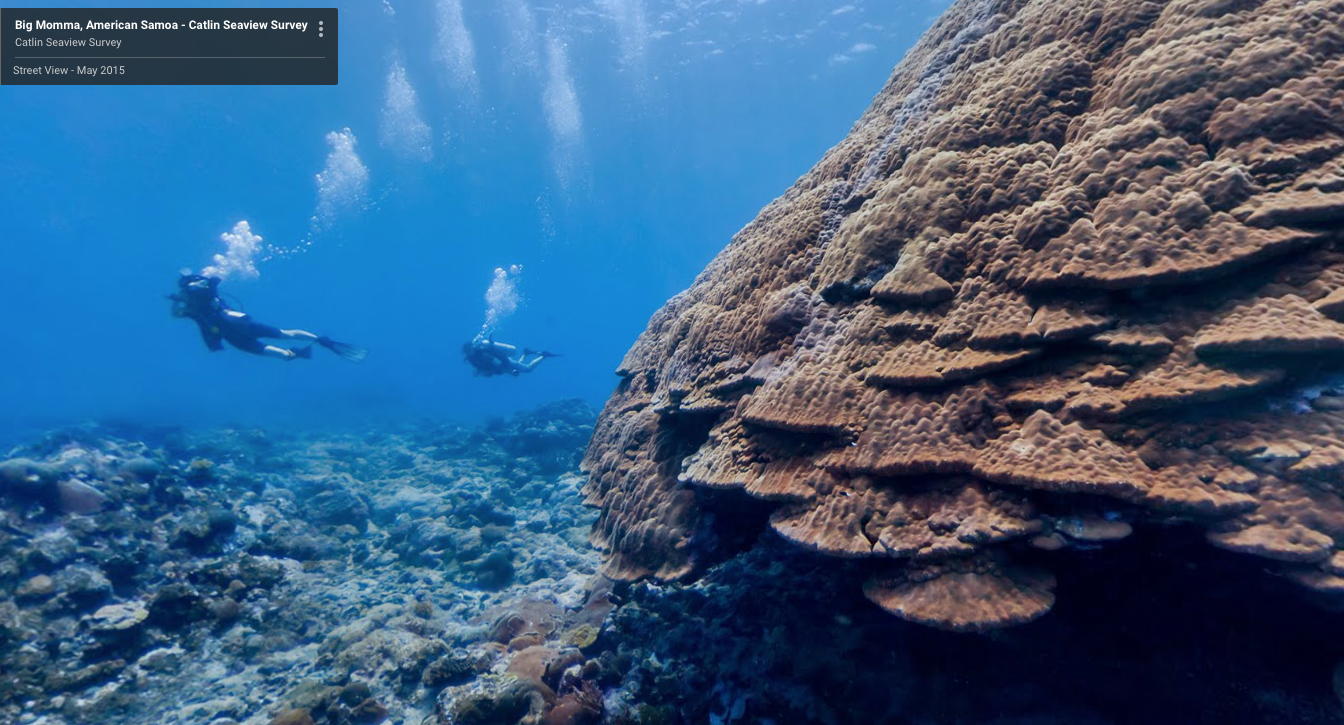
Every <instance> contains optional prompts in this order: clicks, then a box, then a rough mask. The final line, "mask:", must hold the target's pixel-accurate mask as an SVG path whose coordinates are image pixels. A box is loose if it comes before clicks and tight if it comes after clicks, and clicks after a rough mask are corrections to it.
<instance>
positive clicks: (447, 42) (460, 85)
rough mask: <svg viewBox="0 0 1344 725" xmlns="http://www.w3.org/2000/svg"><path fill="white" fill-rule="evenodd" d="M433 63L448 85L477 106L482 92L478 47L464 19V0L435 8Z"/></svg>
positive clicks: (443, 0)
mask: <svg viewBox="0 0 1344 725" xmlns="http://www.w3.org/2000/svg"><path fill="white" fill-rule="evenodd" d="M434 18H435V26H436V28H437V30H436V33H435V39H434V49H433V58H434V62H435V63H436V64H438V66H439V67H440V68H441V69H442V70H443V73H444V78H445V79H446V80H447V81H448V84H449V85H450V86H452V88H453V89H454V90H456V91H458V92H459V93H462V94H464V95H465V98H464V99H462V100H465V101H468V102H471V103H474V102H475V100H476V96H477V95H478V94H479V93H480V84H479V81H478V80H477V77H476V47H475V45H474V43H473V42H472V38H471V32H470V31H469V30H467V23H466V20H465V19H464V18H463V16H462V0H438V2H437V3H435V5H434Z"/></svg>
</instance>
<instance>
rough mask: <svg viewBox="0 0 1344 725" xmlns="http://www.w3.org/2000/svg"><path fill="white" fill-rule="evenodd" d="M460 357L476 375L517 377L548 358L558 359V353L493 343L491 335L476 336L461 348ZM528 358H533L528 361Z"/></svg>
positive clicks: (493, 339) (530, 370)
mask: <svg viewBox="0 0 1344 725" xmlns="http://www.w3.org/2000/svg"><path fill="white" fill-rule="evenodd" d="M462 356H463V357H465V358H466V360H467V363H468V364H470V365H471V367H472V372H473V373H475V374H476V375H485V376H490V375H505V374H507V375H515V376H516V375H519V374H521V373H530V372H532V371H533V370H534V369H536V367H537V364H538V363H540V362H541V361H542V360H545V359H546V358H548V357H560V355H559V354H558V353H554V352H546V351H545V350H530V349H528V348H523V350H522V352H519V351H518V348H517V347H515V346H513V345H509V344H508V343H503V342H495V338H494V336H493V335H490V336H482V335H477V336H476V338H475V339H474V340H472V341H471V342H468V343H466V344H464V345H463V346H462ZM529 356H535V357H533V358H532V359H531V360H528V357H529Z"/></svg>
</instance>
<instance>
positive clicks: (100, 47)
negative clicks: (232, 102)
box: [0, 8, 337, 85]
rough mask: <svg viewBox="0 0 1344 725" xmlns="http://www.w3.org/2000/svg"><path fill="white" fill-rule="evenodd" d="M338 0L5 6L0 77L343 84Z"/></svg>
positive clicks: (50, 81) (46, 81) (57, 81)
mask: <svg viewBox="0 0 1344 725" xmlns="http://www.w3.org/2000/svg"><path fill="white" fill-rule="evenodd" d="M336 39H337V18H336V8H305V9H296V8H235V9H229V10H223V9H215V8H208V9H201V8H189V9H173V8H160V9H153V10H147V9H134V8H132V9H125V8H123V9H108V8H100V9H96V10H88V9H71V8H58V9H52V8H4V9H0V85H81V84H83V85H336V80H337V63H336V45H337V43H336Z"/></svg>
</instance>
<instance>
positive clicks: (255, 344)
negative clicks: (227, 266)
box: [168, 274, 368, 362]
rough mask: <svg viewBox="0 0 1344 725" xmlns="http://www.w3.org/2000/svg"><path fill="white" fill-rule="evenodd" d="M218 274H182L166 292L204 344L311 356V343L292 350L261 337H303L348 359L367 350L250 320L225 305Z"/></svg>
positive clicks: (362, 355)
mask: <svg viewBox="0 0 1344 725" xmlns="http://www.w3.org/2000/svg"><path fill="white" fill-rule="evenodd" d="M219 282H220V279H219V278H218V277H205V276H202V275H199V274H184V275H182V277H181V278H180V279H178V280H177V292H176V293H175V294H171V295H168V299H170V300H172V301H173V316H174V317H187V318H190V319H191V320H193V321H194V322H195V323H196V325H197V326H198V327H200V328H201V338H202V339H204V340H205V346H206V347H208V348H210V349H211V350H212V351H215V352H218V351H220V350H223V349H224V342H228V343H229V344H230V345H232V346H234V347H236V348H238V349H239V350H242V351H243V352H250V353H252V354H254V355H266V356H269V357H278V358H280V359H282V360H298V359H299V358H303V359H311V358H312V357H313V348H312V346H311V345H309V346H305V347H301V348H299V349H297V350H292V349H289V348H284V347H277V346H275V345H267V344H266V343H264V342H262V341H261V339H262V338H270V339H275V340H303V341H307V342H315V343H317V344H318V345H321V346H322V347H325V348H327V349H328V350H330V351H332V352H334V353H336V354H337V355H340V356H341V357H343V358H345V359H346V360H350V361H351V362H360V361H362V360H363V359H364V358H365V356H367V355H368V351H367V350H365V349H364V348H362V347H355V346H354V345H347V344H345V343H343V342H336V341H335V340H333V339H331V338H329V337H323V336H319V335H314V334H313V333H311V332H307V331H305V330H281V329H280V328H278V327H272V326H270V325H265V324H262V323H260V322H257V321H256V320H253V319H252V318H251V317H250V316H248V314H247V313H246V312H239V311H237V310H235V309H233V308H231V307H229V306H228V304H226V303H225V302H224V300H223V299H221V298H220V296H219Z"/></svg>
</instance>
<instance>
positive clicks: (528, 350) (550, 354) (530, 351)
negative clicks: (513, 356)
mask: <svg viewBox="0 0 1344 725" xmlns="http://www.w3.org/2000/svg"><path fill="white" fill-rule="evenodd" d="M523 354H524V355H540V356H542V357H560V353H558V352H546V351H545V350H533V349H532V348H530V347H528V348H523Z"/></svg>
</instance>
